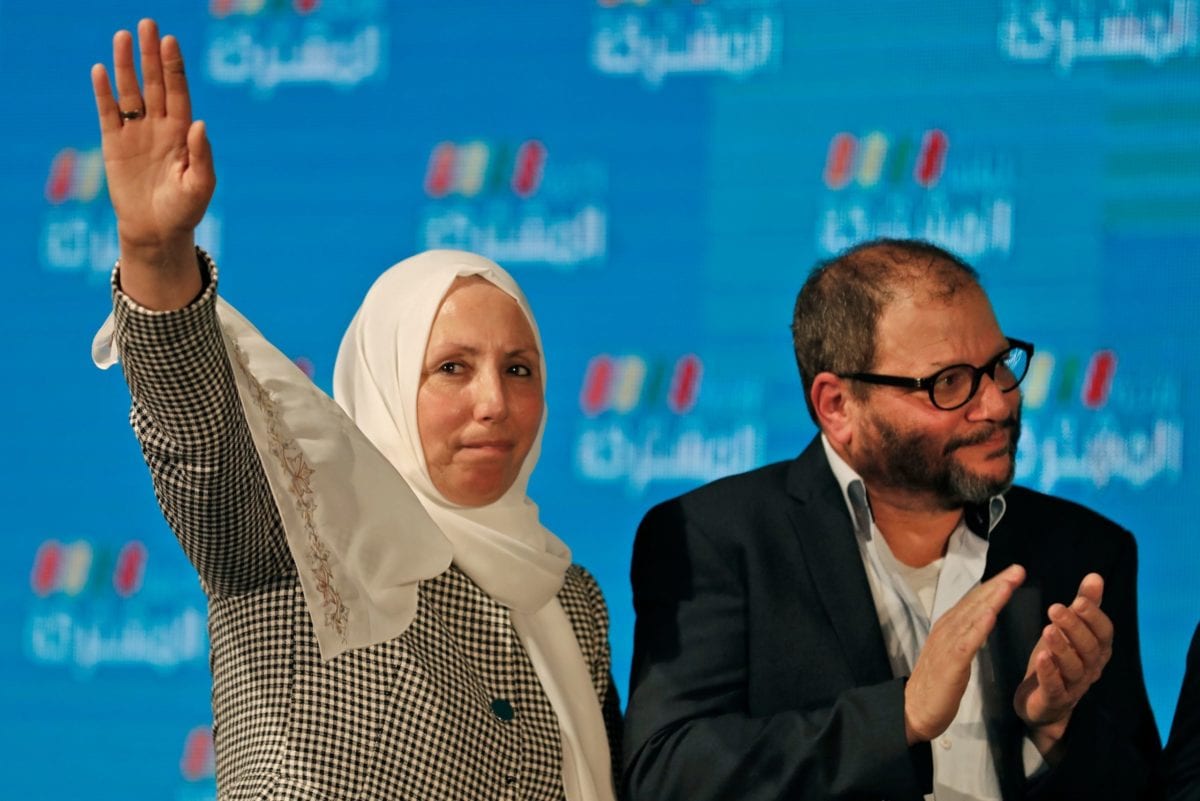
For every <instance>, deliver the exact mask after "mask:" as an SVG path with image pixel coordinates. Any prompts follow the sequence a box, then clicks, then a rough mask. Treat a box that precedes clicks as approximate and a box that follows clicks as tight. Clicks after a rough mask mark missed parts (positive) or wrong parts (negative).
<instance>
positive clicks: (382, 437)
mask: <svg viewBox="0 0 1200 801" xmlns="http://www.w3.org/2000/svg"><path fill="white" fill-rule="evenodd" d="M468 275H479V276H482V277H483V278H485V279H486V280H488V281H489V282H491V283H492V284H493V285H495V286H496V287H498V288H499V289H501V290H503V291H504V292H505V293H507V294H508V295H510V296H511V297H513V299H514V300H516V301H517V303H518V305H519V306H520V308H521V311H522V312H523V313H524V314H525V317H526V319H527V320H528V321H529V325H530V328H531V329H532V330H533V333H534V337H535V340H536V342H537V347H538V351H539V353H542V347H541V338H540V336H539V335H538V332H537V324H536V323H535V321H534V319H533V314H532V313H531V311H530V309H529V304H528V303H527V301H526V300H525V298H524V296H523V295H522V294H521V291H520V289H519V288H518V287H517V284H516V282H515V281H513V279H512V277H511V276H509V275H508V273H506V272H505V271H504V270H502V269H501V268H500V267H499V266H498V265H496V264H495V263H494V262H492V261H490V260H488V259H485V258H483V257H481V256H477V255H475V254H472V253H466V252H462V251H452V250H435V251H427V252H425V253H421V254H418V255H416V256H413V257H411V258H409V259H405V260H404V261H402V262H400V263H399V264H396V265H395V266H393V267H392V268H391V269H389V270H388V271H386V272H385V273H384V274H383V275H381V276H380V277H379V278H378V279H377V280H376V282H375V284H374V285H373V286H372V287H371V289H370V291H369V292H368V293H367V296H366V298H365V299H364V300H363V303H362V306H361V307H360V308H359V310H358V313H357V314H355V316H354V319H353V321H352V322H351V323H350V327H349V328H348V329H347V331H346V335H345V337H344V338H343V340H342V344H341V348H340V349H339V351H338V359H337V363H336V365H335V367H334V395H335V397H336V398H337V401H338V403H340V404H341V406H342V407H343V408H344V409H345V412H343V411H342V409H341V408H338V406H337V405H335V404H334V403H333V402H332V401H330V399H329V398H328V396H326V395H325V394H324V393H322V392H321V391H320V390H318V389H317V388H316V387H315V386H313V384H312V383H311V382H310V381H308V379H307V378H306V377H305V376H304V375H303V373H301V372H300V370H299V369H298V368H297V367H296V366H295V365H294V364H293V363H292V362H291V360H290V359H288V358H287V357H286V356H284V355H283V354H282V353H280V352H279V351H278V350H276V349H275V348H274V347H273V346H272V345H271V344H270V343H269V342H267V340H266V339H265V338H263V337H262V335H261V334H259V333H258V331H256V330H255V329H254V328H253V327H252V326H251V325H250V323H249V322H248V321H246V320H245V318H243V317H242V316H241V315H240V314H238V313H237V311H236V310H235V309H233V307H232V306H230V305H229V304H228V303H225V302H224V301H223V300H221V299H218V302H217V314H218V318H219V320H220V323H221V328H222V331H223V334H224V338H225V344H226V348H227V350H228V352H229V357H230V361H231V363H232V364H233V366H234V370H233V372H234V376H235V379H236V381H237V387H238V394H239V396H240V398H241V401H242V407H243V410H244V411H245V415H246V421H247V424H248V426H249V428H250V432H251V435H252V438H253V439H254V444H255V448H256V449H257V451H258V454H259V458H260V461H261V462H262V465H263V469H264V472H265V473H266V475H267V479H268V483H269V484H270V486H271V490H272V494H273V496H274V498H275V501H276V505H277V507H278V509H279V512H280V517H281V520H282V523H283V527H284V533H285V536H286V539H287V542H288V547H289V549H290V550H291V553H292V557H293V559H294V560H295V562H296V566H297V570H298V572H299V574H300V579H301V586H302V588H303V589H304V597H305V602H306V604H307V606H308V609H309V614H310V616H311V617H312V621H313V627H314V630H315V632H316V636H317V643H318V645H319V647H320V650H321V655H322V656H323V657H324V658H326V659H332V658H333V657H335V656H337V655H338V654H340V653H342V652H343V651H345V650H348V649H351V648H359V647H363V646H367V645H373V644H376V643H380V642H386V641H388V640H390V639H393V638H394V637H396V636H399V635H400V634H401V633H403V631H404V630H405V629H406V628H407V627H408V625H409V624H410V623H411V622H412V619H413V616H414V614H415V611H416V604H417V582H418V581H420V580H422V579H428V578H432V577H434V576H436V575H438V574H439V573H441V572H442V571H444V570H445V569H446V567H447V566H448V565H449V563H450V561H451V558H452V559H453V561H454V563H455V564H456V565H458V567H459V568H460V569H461V570H462V571H463V572H464V573H466V574H467V575H468V576H469V577H470V578H471V579H472V580H473V581H474V582H475V583H476V584H477V585H479V587H481V588H482V589H483V590H484V591H485V592H486V593H488V595H489V596H491V597H492V598H493V599H495V600H496V601H498V602H499V603H501V604H503V605H504V606H507V607H508V608H509V610H510V619H511V620H512V624H513V628H514V629H515V630H516V633H517V635H518V637H519V638H520V640H521V642H522V644H523V645H524V646H525V650H526V652H527V653H528V654H529V658H530V661H531V662H532V663H533V668H534V671H535V672H536V673H537V676H538V679H539V680H540V681H541V685H542V689H543V690H544V691H545V693H546V696H547V698H548V699H549V701H550V705H551V707H552V708H553V709H554V712H555V714H556V716H557V718H558V723H559V730H560V733H561V735H562V747H563V754H562V757H563V786H564V788H565V790H566V796H567V799H568V801H612V800H613V799H614V797H615V796H614V793H613V788H612V771H611V762H610V756H609V748H608V739H607V735H606V733H605V727H604V720H603V715H602V713H601V711H600V703H599V700H598V699H597V697H596V692H595V689H594V687H593V685H592V681H591V671H590V670H589V668H588V665H587V664H586V662H585V661H584V657H583V653H582V652H581V650H580V648H579V643H578V641H577V640H576V638H575V633H574V630H573V629H572V628H571V623H570V620H568V618H567V616H566V613H565V612H564V611H563V608H562V605H561V604H560V603H559V602H558V599H557V597H556V596H557V593H558V590H559V589H560V588H561V587H562V582H563V577H564V574H565V572H566V569H567V567H568V566H569V565H570V563H571V554H570V551H569V549H568V548H567V547H566V545H564V544H563V543H562V541H561V540H559V539H558V538H557V537H556V536H554V534H552V533H551V532H550V531H548V530H547V529H546V528H545V527H543V526H542V525H541V523H540V522H539V520H538V511H537V505H536V504H534V503H533V501H531V500H530V499H529V498H528V496H527V495H526V494H525V491H526V487H527V485H528V483H529V476H530V474H531V473H532V472H533V468H534V465H535V464H536V463H537V457H538V454H539V452H540V450H541V440H542V430H543V429H544V427H545V415H544V414H543V421H542V425H541V426H540V427H539V430H538V434H537V437H536V439H535V440H534V443H533V446H532V447H531V448H530V451H529V454H528V455H527V456H526V458H525V462H524V463H523V464H522V466H521V470H520V473H519V474H518V476H517V479H516V481H515V482H514V483H513V486H512V487H510V488H509V489H508V491H507V492H506V493H505V494H504V495H503V496H502V497H501V498H500V499H499V500H497V501H495V502H493V503H491V504H488V505H486V506H482V507H473V508H468V507H462V506H458V505H456V504H453V503H451V502H450V501H448V500H447V499H446V498H445V497H443V496H442V494H441V493H440V492H438V490H437V489H436V488H435V487H434V486H433V482H432V480H431V479H430V477H429V471H428V469H427V467H426V464H425V458H424V453H423V451H422V449H421V447H420V444H419V443H420V441H421V440H420V435H419V433H418V430H417V420H416V399H417V388H418V384H419V379H420V373H421V367H422V365H423V362H424V355H425V347H426V344H427V342H428V339H429V332H430V329H431V328H432V326H433V320H434V317H435V316H436V314H437V310H438V308H439V307H440V305H441V302H442V299H443V298H444V297H445V294H446V292H447V291H448V290H449V288H450V286H451V284H453V282H454V280H455V279H456V278H457V277H459V276H468ZM112 333H113V326H112V317H111V316H110V317H109V319H108V320H107V321H106V322H105V324H104V326H102V327H101V329H100V331H99V332H98V333H97V335H96V338H95V340H94V342H93V346H92V352H93V359H94V360H95V361H96V363H97V365H99V366H101V367H109V366H111V365H112V364H114V363H115V362H116V361H117V358H118V354H117V352H116V348H115V343H114V341H113V338H112ZM541 360H542V376H543V381H544V380H545V375H546V372H545V357H544V355H543V356H542V357H541ZM544 391H545V386H544V384H543V393H544ZM347 414H348V415H349V417H347ZM364 435H365V436H364ZM431 518H432V520H431ZM397 521H400V522H399V523H398V522H397ZM443 535H444V536H443Z"/></svg>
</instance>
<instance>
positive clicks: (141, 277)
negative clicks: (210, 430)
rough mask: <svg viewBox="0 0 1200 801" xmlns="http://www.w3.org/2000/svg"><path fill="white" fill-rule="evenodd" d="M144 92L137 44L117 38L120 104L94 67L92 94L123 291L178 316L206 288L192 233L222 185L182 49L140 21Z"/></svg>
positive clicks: (115, 57) (122, 34)
mask: <svg viewBox="0 0 1200 801" xmlns="http://www.w3.org/2000/svg"><path fill="white" fill-rule="evenodd" d="M138 46H139V50H140V53H141V64H142V78H143V85H142V86H141V87H139V86H138V79H137V73H136V72H135V70H134V65H133V37H132V36H131V35H130V33H129V32H128V31H118V32H117V33H116V35H114V36H113V77H114V79H115V82H116V89H117V96H116V97H114V96H113V92H112V87H111V86H110V85H109V77H108V72H107V70H105V68H104V66H103V65H102V64H96V65H95V66H93V67H92V90H93V92H94V93H95V96H96V112H97V114H98V116H99V120H100V139H101V145H102V150H103V152H104V170H105V173H106V176H107V179H108V193H109V197H111V198H112V203H113V209H114V210H115V211H116V214H117V233H118V236H119V239H120V245H121V286H122V289H124V290H125V292H126V293H127V294H129V295H130V296H131V297H133V298H134V299H135V300H137V301H139V302H140V303H142V304H143V305H146V306H149V307H150V308H156V309H166V308H179V307H181V306H184V305H186V304H187V303H189V302H190V301H191V300H192V299H193V298H194V297H195V296H196V293H197V292H198V291H199V289H200V274H199V268H198V267H197V264H196V257H195V254H194V252H193V250H192V247H193V241H194V231H195V228H196V226H197V225H198V224H199V223H200V220H201V219H203V217H204V212H205V210H206V209H207V208H208V202H209V200H211V199H212V194H213V189H214V188H215V186H216V174H215V173H214V171H213V162H212V151H211V150H210V148H209V144H208V138H207V137H206V136H205V133H204V123H202V122H193V121H192V105H191V99H190V96H189V94H188V85H187V78H186V77H185V76H184V71H183V56H182V54H181V53H180V51H179V43H178V42H177V41H176V40H175V38H174V37H171V36H168V37H166V38H164V39H162V40H161V41H160V40H159V37H158V28H157V26H156V25H155V24H154V21H153V20H149V19H144V20H142V21H141V22H140V23H138Z"/></svg>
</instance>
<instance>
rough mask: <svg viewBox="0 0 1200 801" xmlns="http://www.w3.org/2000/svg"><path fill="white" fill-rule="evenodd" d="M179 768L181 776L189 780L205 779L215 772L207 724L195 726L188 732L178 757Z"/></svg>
mask: <svg viewBox="0 0 1200 801" xmlns="http://www.w3.org/2000/svg"><path fill="white" fill-rule="evenodd" d="M179 770H180V772H181V773H182V774H183V778H185V779H187V780H188V781H190V782H194V781H199V780H200V779H207V778H209V777H210V776H212V775H213V774H214V773H216V760H215V757H214V754H213V741H212V730H211V729H210V728H209V727H208V726H197V727H196V728H194V729H192V730H191V731H190V732H188V735H187V739H186V740H185V741H184V743H183V756H182V757H180V759H179Z"/></svg>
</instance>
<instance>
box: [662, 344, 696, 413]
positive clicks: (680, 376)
mask: <svg viewBox="0 0 1200 801" xmlns="http://www.w3.org/2000/svg"><path fill="white" fill-rule="evenodd" d="M703 374H704V365H703V364H702V363H701V362H700V357H698V356H696V354H694V353H689V354H687V355H686V356H680V357H679V360H678V361H677V362H675V374H674V375H673V376H672V377H671V389H670V391H669V392H668V393H667V406H669V407H670V408H671V411H673V412H675V414H686V413H687V412H689V411H691V409H692V407H693V406H695V405H696V400H697V398H699V397H700V378H701V377H702V376H703Z"/></svg>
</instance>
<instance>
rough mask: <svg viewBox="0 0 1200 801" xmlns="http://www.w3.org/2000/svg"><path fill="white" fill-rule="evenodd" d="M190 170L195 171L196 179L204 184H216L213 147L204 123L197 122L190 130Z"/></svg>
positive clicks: (188, 134) (201, 121)
mask: <svg viewBox="0 0 1200 801" xmlns="http://www.w3.org/2000/svg"><path fill="white" fill-rule="evenodd" d="M187 148H188V170H189V171H194V174H195V177H196V178H197V179H198V180H199V181H200V182H201V183H203V184H215V183H216V175H215V174H214V173H213V160H212V146H211V145H210V144H209V142H208V135H207V133H206V132H205V127H204V121H203V120H196V121H195V122H193V123H192V124H191V126H190V127H189V128H188V132H187Z"/></svg>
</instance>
